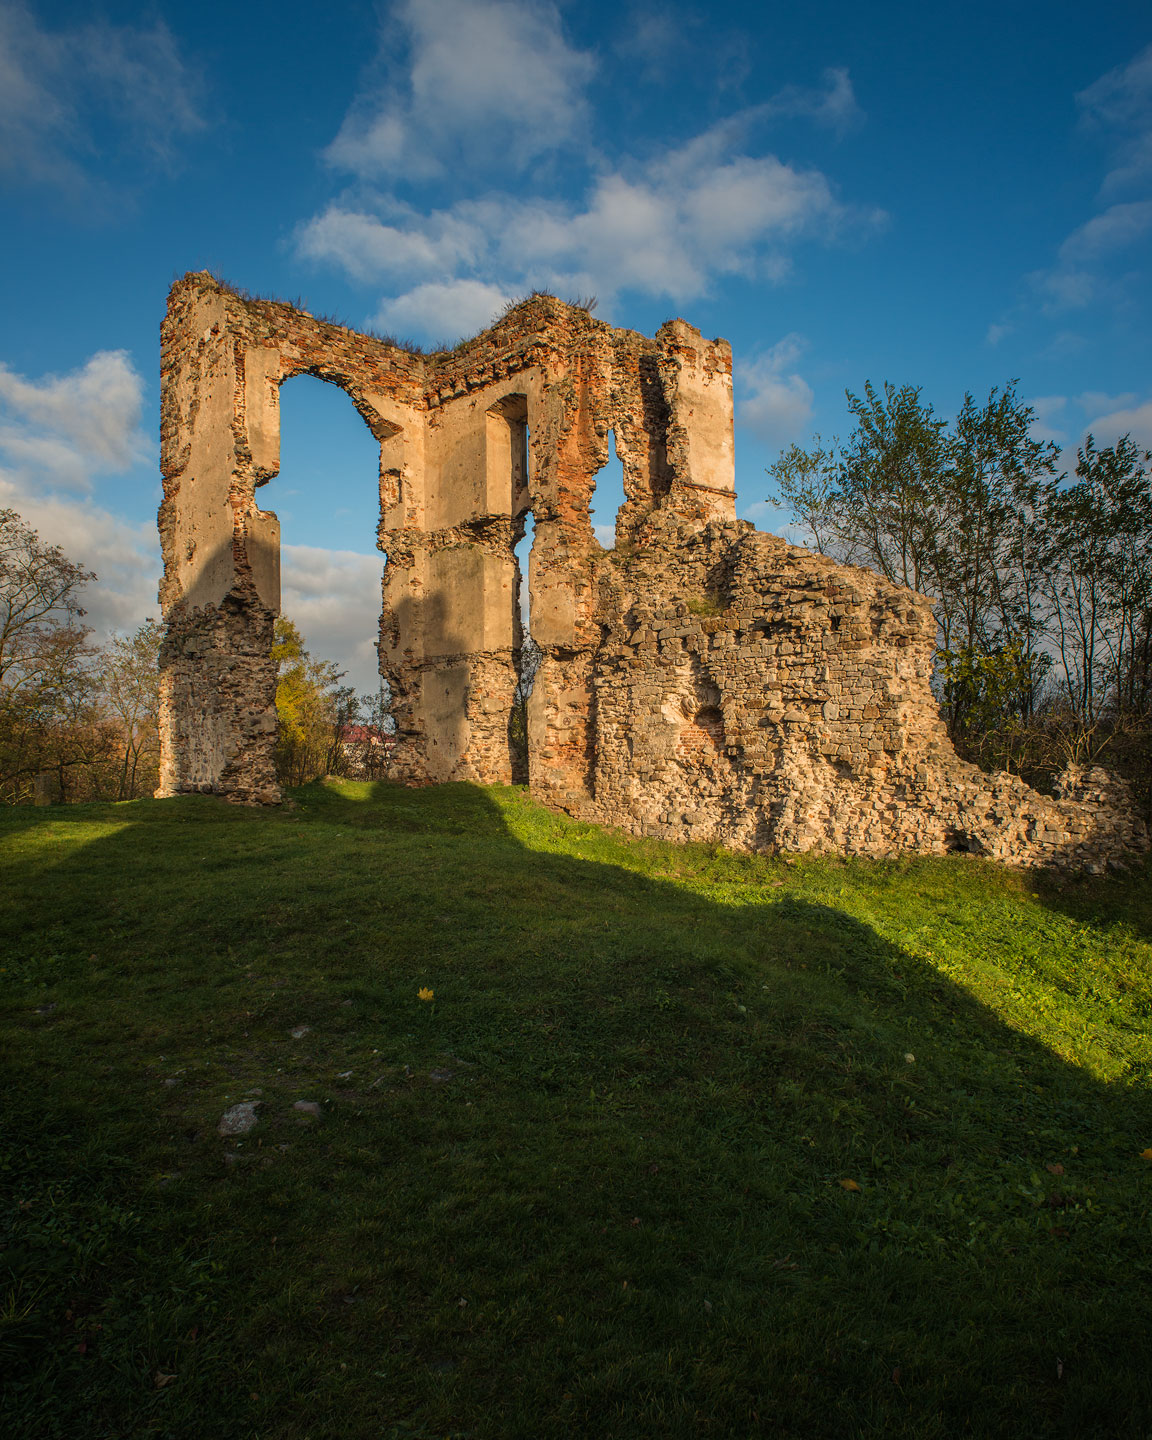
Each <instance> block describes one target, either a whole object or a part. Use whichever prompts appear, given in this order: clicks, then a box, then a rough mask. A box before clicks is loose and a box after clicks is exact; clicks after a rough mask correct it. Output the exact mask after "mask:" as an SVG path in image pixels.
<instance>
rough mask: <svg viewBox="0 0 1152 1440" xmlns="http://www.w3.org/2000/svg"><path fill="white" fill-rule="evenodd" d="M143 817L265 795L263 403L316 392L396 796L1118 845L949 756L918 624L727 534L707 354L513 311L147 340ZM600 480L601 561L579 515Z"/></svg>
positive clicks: (257, 312)
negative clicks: (147, 787) (151, 553)
mask: <svg viewBox="0 0 1152 1440" xmlns="http://www.w3.org/2000/svg"><path fill="white" fill-rule="evenodd" d="M162 345H163V410H162V470H163V476H164V502H163V504H162V506H161V510H160V532H161V541H162V547H163V552H164V562H165V571H164V580H163V583H162V588H161V601H162V604H163V609H164V615H165V621H166V632H165V641H164V647H163V651H162V656H161V666H162V711H161V740H162V767H161V782H162V785H161V792H160V793H162V794H174V793H177V792H181V791H188V790H207V791H211V792H213V793H217V794H221V795H224V796H226V797H227V798H229V799H233V800H238V801H244V802H261V803H275V802H276V801H277V800H278V799H279V789H278V787H277V784H276V778H275V772H274V767H273V763H272V762H273V746H274V741H275V734H276V716H275V673H274V669H273V666H272V662H271V660H270V658H269V651H270V647H271V639H272V626H273V622H274V619H275V615H276V613H277V612H278V608H279V534H278V525H277V521H276V517H275V515H274V514H273V513H271V512H270V511H267V510H264V509H262V508H261V507H260V505H259V504H258V502H257V492H258V490H259V489H260V487H261V486H263V485H265V484H267V482H268V481H270V480H272V479H273V478H274V476H275V475H276V472H277V469H278V466H279V385H280V384H281V383H282V381H283V380H284V379H287V378H289V377H290V376H292V375H296V374H301V373H307V374H312V375H316V376H319V377H320V378H321V379H324V380H327V381H330V382H331V383H334V384H336V385H338V386H340V387H341V388H342V389H344V390H345V391H346V392H347V393H348V395H349V396H350V397H351V400H352V402H353V404H354V405H355V406H356V408H357V410H358V411H359V413H360V414H361V416H362V417H363V418H364V420H365V423H366V424H367V425H368V426H369V428H370V429H371V430H372V433H373V434H374V436H375V437H376V438H377V440H378V441H379V443H380V474H379V484H380V524H379V530H378V535H377V540H378V544H379V547H380V549H381V550H382V551H383V552H385V554H386V556H387V564H386V566H385V567H384V570H383V581H382V597H381V620H380V644H379V655H380V671H381V674H382V676H383V677H384V678H385V679H386V680H387V682H388V684H389V686H390V688H391V692H392V696H393V713H394V717H395V719H396V723H397V739H396V745H395V748H394V750H393V752H392V755H393V773H394V774H395V776H396V778H399V779H406V780H410V781H414V782H420V783H425V782H437V781H444V780H453V779H466V780H476V781H480V782H485V783H488V782H500V781H509V780H522V779H524V778H527V779H528V780H529V783H530V785H531V788H532V790H533V793H534V794H536V795H538V796H539V797H540V798H542V799H544V800H545V801H547V802H548V803H551V804H555V805H559V806H563V807H564V808H566V809H568V810H569V811H571V812H572V813H574V814H580V815H583V816H586V817H587V818H589V819H595V820H599V821H602V822H606V823H611V824H616V825H619V826H622V827H623V828H625V829H627V830H631V831H633V832H637V833H643V834H652V835H659V836H663V837H666V838H669V839H678V840H679V839H699V840H709V841H716V842H719V843H722V844H725V845H729V846H733V847H737V848H744V849H755V850H773V849H781V850H789V851H804V850H833V851H848V852H852V853H859V854H871V855H885V854H893V853H898V852H900V851H902V850H915V851H920V852H928V853H941V852H945V851H948V850H957V849H964V850H970V851H975V852H978V853H982V854H987V855H990V856H993V857H996V858H999V859H1005V860H1010V861H1014V862H1018V863H1024V864H1038V863H1053V864H1060V865H1077V866H1079V865H1087V866H1089V867H1093V866H1099V865H1101V864H1103V863H1105V862H1106V861H1107V860H1108V859H1119V858H1120V857H1121V856H1122V855H1124V854H1125V853H1128V852H1129V851H1131V850H1133V849H1139V848H1140V847H1142V846H1143V845H1145V844H1146V841H1145V839H1144V836H1143V832H1142V829H1141V827H1139V826H1138V825H1136V824H1135V822H1133V821H1132V820H1131V818H1130V816H1129V814H1128V812H1127V809H1126V805H1125V800H1124V795H1123V793H1122V788H1121V789H1117V787H1116V786H1115V785H1114V784H1111V783H1110V782H1108V781H1107V779H1106V777H1104V776H1102V775H1101V774H1100V773H1098V772H1093V773H1092V774H1090V775H1088V776H1075V777H1074V776H1069V777H1067V779H1066V782H1065V785H1064V789H1063V793H1062V794H1061V795H1059V796H1058V797H1057V798H1054V799H1049V798H1046V797H1044V796H1041V795H1038V794H1036V793H1035V792H1034V791H1032V790H1030V789H1029V788H1028V787H1027V786H1025V785H1024V784H1023V783H1022V782H1021V781H1019V780H1018V779H1017V778H1016V777H1013V776H1008V775H997V776H986V775H983V774H982V773H981V772H979V771H978V770H976V769H975V768H974V767H972V766H970V765H967V764H964V763H962V762H961V761H960V760H958V758H957V757H956V755H955V753H954V751H953V750H952V748H951V746H950V744H949V742H948V739H947V736H946V734H945V731H944V727H943V724H942V722H941V720H940V717H939V712H938V707H937V705H936V702H935V700H934V699H933V696H932V693H931V690H930V688H929V677H930V670H931V663H932V653H933V648H934V641H935V625H934V621H933V618H932V612H931V606H930V603H929V602H928V601H927V600H926V599H925V598H924V597H922V596H918V595H915V594H913V593H912V592H910V591H907V590H902V589H899V588H898V587H895V586H892V585H890V584H888V583H887V582H886V581H884V580H883V579H881V578H880V577H879V576H877V575H874V574H872V573H871V572H869V571H865V570H860V569H856V568H853V567H845V566H839V565H836V564H834V563H833V562H831V561H829V560H826V559H824V558H823V557H821V556H818V555H814V554H812V553H811V552H809V551H807V550H804V549H801V548H798V547H794V546H789V545H787V544H785V543H784V542H783V541H782V540H779V539H777V538H776V537H775V536H772V535H766V534H761V533H759V532H757V531H755V530H754V529H753V528H752V526H750V525H749V524H747V523H746V522H740V521H737V520H736V519H735V494H734V456H733V442H732V390H731V353H730V351H729V348H728V346H727V344H726V343H725V342H724V341H711V342H710V341H706V340H704V338H703V337H702V336H701V335H700V333H699V332H698V331H696V330H694V329H693V328H692V327H691V326H690V325H687V324H686V323H685V322H684V321H682V320H674V321H671V322H669V323H668V324H667V325H665V326H663V327H662V328H661V329H660V330H659V331H658V332H657V334H656V335H655V336H654V337H652V338H648V337H645V336H642V335H638V334H636V333H634V332H632V331H626V330H616V329H614V328H612V327H611V326H609V325H606V324H604V323H602V322H600V321H597V320H596V319H594V318H593V317H592V316H591V315H589V314H588V313H587V312H586V311H585V310H583V309H580V308H579V307H575V306H570V305H564V304H562V303H560V302H559V301H557V300H554V299H552V298H550V297H548V296H536V297H533V299H531V300H529V301H527V302H525V303H524V304H522V305H520V306H517V307H515V308H514V309H513V310H511V311H510V312H509V313H508V314H507V315H506V316H505V317H504V318H503V319H502V320H500V321H499V322H498V323H497V324H495V325H494V326H493V327H492V328H491V329H490V330H487V331H485V332H484V334H482V335H480V336H478V337H477V338H476V339H475V340H473V341H469V342H467V343H465V344H462V345H460V346H459V347H457V348H456V349H455V350H453V351H450V352H445V353H440V354H436V355H428V356H425V355H418V354H412V353H409V352H408V351H406V350H404V349H401V348H398V347H396V346H394V345H391V344H389V343H387V342H385V341H383V340H379V339H376V338H373V337H371V336H365V335H359V334H356V333H355V332H353V331H350V330H347V329H345V328H344V327H341V326H337V325H333V324H329V323H325V322H323V321H319V320H316V319H315V318H313V317H312V316H310V315H308V314H307V313H306V312H303V311H300V310H297V309H295V308H293V307H291V306H288V305H283V304H279V303H276V302H270V301H260V300H252V299H247V298H244V297H242V296H240V295H237V294H236V293H234V292H233V291H231V290H229V289H227V288H226V287H224V286H221V285H220V284H219V283H218V282H217V281H215V280H214V279H213V278H212V277H211V276H209V275H204V274H200V275H189V276H186V277H185V278H184V279H183V280H182V281H180V282H178V283H177V285H175V286H174V287H173V290H172V294H171V296H170V300H169V308H168V314H167V317H166V319H165V321H164V326H163V331H162ZM610 434H614V436H615V443H616V451H617V454H618V455H619V457H620V459H621V461H622V464H623V469H624V487H625V495H626V503H625V505H624V507H623V508H622V510H621V511H620V514H619V516H618V517H617V524H616V546H615V548H614V549H612V550H609V551H605V550H604V549H603V548H602V547H601V546H600V545H599V544H598V543H597V541H596V539H595V537H594V536H593V533H592V527H591V521H590V516H589V503H590V499H591V496H592V493H593V490H594V486H595V479H596V475H597V473H598V471H599V470H600V469H601V467H602V466H603V465H604V464H605V462H606V461H607V459H608V455H609V444H610V439H609V437H610ZM529 512H531V513H532V516H533V519H534V522H535V538H534V543H533V549H532V557H531V563H530V571H531V574H530V577H529V582H530V591H531V607H532V608H531V614H532V631H533V637H534V639H535V640H536V641H537V643H538V644H539V645H540V647H541V649H542V652H543V659H542V663H541V666H540V670H539V672H538V674H537V679H536V683H535V686H534V689H533V691H532V695H531V698H530V701H529V707H528V710H529V716H528V720H529V724H528V729H529V747H528V748H529V754H528V776H527V777H525V776H523V775H521V774H520V773H518V771H517V768H516V757H515V756H514V754H513V751H512V747H511V742H510V725H509V722H510V716H511V710H512V703H513V693H514V690H515V687H516V683H517V674H518V667H519V661H520V647H521V644H522V639H523V637H522V634H521V626H520V617H519V606H518V604H517V592H518V587H519V580H520V577H519V573H518V570H517V564H516V557H515V554H514V547H515V545H516V543H517V542H518V541H519V540H520V538H521V537H522V536H523V533H524V525H525V518H526V516H527V515H528V513H529Z"/></svg>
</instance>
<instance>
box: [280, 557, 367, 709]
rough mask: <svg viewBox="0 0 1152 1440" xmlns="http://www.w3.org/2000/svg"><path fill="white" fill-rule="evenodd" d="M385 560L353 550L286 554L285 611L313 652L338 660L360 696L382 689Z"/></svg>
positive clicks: (283, 569) (283, 578)
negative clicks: (379, 657) (378, 649)
mask: <svg viewBox="0 0 1152 1440" xmlns="http://www.w3.org/2000/svg"><path fill="white" fill-rule="evenodd" d="M383 568H384V557H383V556H382V555H380V554H374V555H361V554H359V553H357V552H356V551H353V550H324V549H321V548H320V547H318V546H313V545H285V546H283V548H282V551H281V610H282V611H283V613H284V614H285V615H287V616H288V617H289V618H290V619H291V620H293V621H294V622H295V623H296V625H297V626H298V627H299V629H300V633H301V634H302V635H303V636H304V640H305V644H306V645H307V647H308V650H309V651H310V652H311V653H312V654H313V655H315V656H316V657H317V658H318V659H321V660H334V661H336V663H337V664H338V665H339V666H340V668H341V669H342V670H344V671H346V672H347V678H346V679H345V681H344V683H345V684H347V685H352V686H354V687H355V689H356V691H357V693H360V694H371V693H374V692H375V691H376V690H378V689H379V688H380V672H379V668H378V664H377V658H376V648H375V646H376V639H377V636H378V633H379V622H380V607H381V591H380V576H381V573H382V571H383Z"/></svg>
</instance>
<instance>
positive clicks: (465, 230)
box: [296, 205, 485, 280]
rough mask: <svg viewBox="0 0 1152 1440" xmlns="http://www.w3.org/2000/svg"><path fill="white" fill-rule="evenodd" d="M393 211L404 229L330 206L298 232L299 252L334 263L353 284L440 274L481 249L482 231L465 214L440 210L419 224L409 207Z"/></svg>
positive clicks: (469, 259)
mask: <svg viewBox="0 0 1152 1440" xmlns="http://www.w3.org/2000/svg"><path fill="white" fill-rule="evenodd" d="M392 208H393V210H394V212H395V215H394V218H397V219H403V220H404V222H405V224H404V225H396V224H387V223H385V222H384V221H382V220H380V219H378V218H377V217H376V216H374V215H365V214H361V213H358V212H357V211H354V210H348V209H345V208H343V207H342V206H340V205H330V206H329V207H328V209H327V210H325V211H324V213H323V214H321V215H317V216H315V217H314V218H313V219H312V220H309V221H308V222H307V223H306V224H304V225H302V226H301V227H300V229H299V230H298V231H297V235H296V247H297V250H298V252H299V253H300V254H301V255H302V256H304V257H305V258H306V259H309V260H335V261H336V262H337V263H338V264H339V265H340V266H342V267H343V269H344V270H346V271H347V272H348V274H349V275H351V276H352V277H353V278H354V279H356V280H375V279H379V278H380V277H381V276H384V275H389V276H393V275H394V276H401V277H405V276H421V275H436V274H443V273H444V272H445V271H446V270H447V271H451V270H454V269H456V267H457V266H459V265H467V264H470V263H472V262H473V261H474V260H475V259H476V258H477V257H478V256H479V255H480V254H481V253H482V251H483V249H484V244H485V237H484V235H483V233H482V232H481V231H480V230H479V229H478V228H477V227H476V225H475V224H473V223H470V222H469V221H468V220H467V219H465V218H464V217H463V216H459V215H454V214H452V213H450V212H443V211H441V212H439V213H437V214H435V215H432V216H429V217H428V218H427V220H426V221H424V223H423V226H421V222H420V217H419V216H418V215H417V213H416V212H415V211H413V210H412V209H410V208H409V207H406V206H394V207H392Z"/></svg>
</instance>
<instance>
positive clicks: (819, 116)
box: [757, 66, 864, 132]
mask: <svg viewBox="0 0 1152 1440" xmlns="http://www.w3.org/2000/svg"><path fill="white" fill-rule="evenodd" d="M822 78H823V80H824V88H823V89H822V90H814V89H809V88H808V87H806V86H804V85H785V86H784V88H783V89H782V90H780V91H778V92H777V94H775V95H773V97H772V98H771V99H770V100H767V101H765V103H764V104H763V105H760V106H757V111H758V112H759V114H761V115H763V116H764V117H765V118H766V119H770V118H775V117H777V116H778V117H780V118H781V119H797V120H812V121H814V122H815V123H816V124H817V125H827V126H828V127H829V129H832V130H837V131H841V132H843V131H845V130H848V129H851V128H852V126H854V125H857V124H859V123H860V121H862V120H863V118H864V112H863V111H862V110H861V109H860V106H859V105H858V104H857V103H856V93H855V91H854V90H853V89H852V81H851V79H850V78H849V75H848V71H847V70H846V69H844V68H843V67H840V66H832V67H830V68H829V69H827V70H825V71H824V74H823V77H822Z"/></svg>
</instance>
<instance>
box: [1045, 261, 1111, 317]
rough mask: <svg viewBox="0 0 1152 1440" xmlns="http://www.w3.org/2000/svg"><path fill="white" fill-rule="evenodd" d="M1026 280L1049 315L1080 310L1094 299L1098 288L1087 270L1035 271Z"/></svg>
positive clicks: (1095, 279) (1093, 277)
mask: <svg viewBox="0 0 1152 1440" xmlns="http://www.w3.org/2000/svg"><path fill="white" fill-rule="evenodd" d="M1028 279H1029V281H1030V282H1031V284H1032V286H1033V288H1034V289H1035V290H1036V292H1037V294H1038V295H1039V296H1040V297H1041V303H1042V307H1043V309H1044V311H1045V312H1046V313H1047V314H1049V315H1056V314H1059V313H1060V312H1061V311H1063V310H1082V309H1083V308H1084V307H1085V306H1086V305H1088V304H1089V303H1090V302H1091V301H1092V300H1093V299H1095V298H1096V293H1097V290H1098V288H1099V282H1098V280H1097V277H1096V276H1095V275H1092V274H1090V273H1089V272H1088V271H1087V270H1074V269H1060V268H1057V269H1053V270H1036V271H1033V273H1032V274H1031V275H1029V276H1028Z"/></svg>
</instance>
